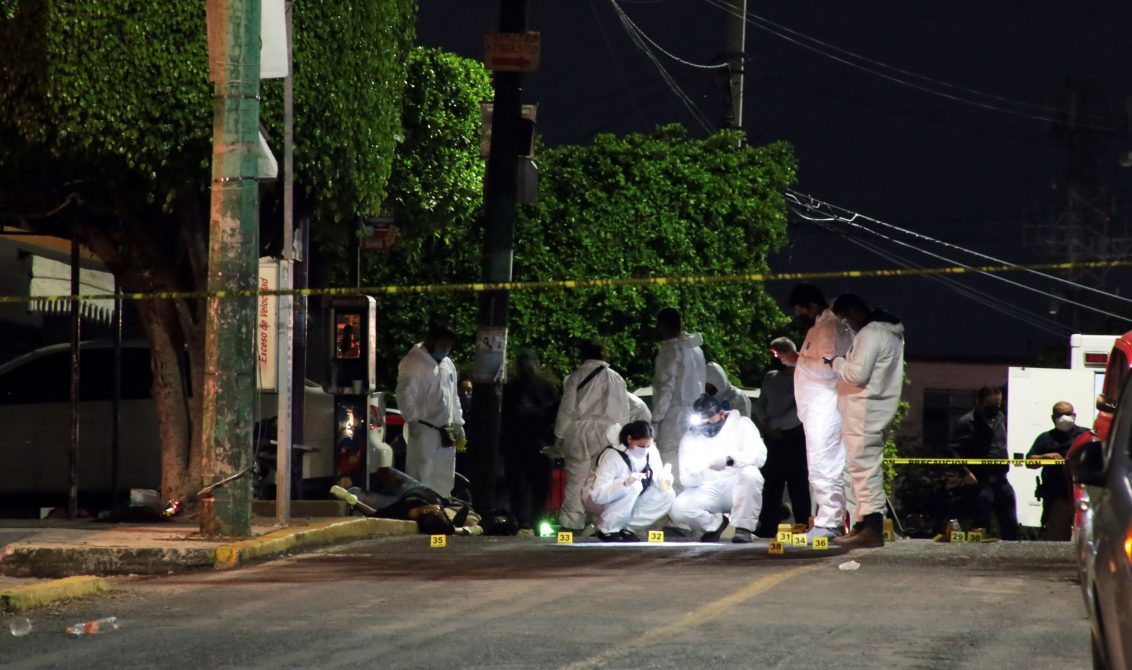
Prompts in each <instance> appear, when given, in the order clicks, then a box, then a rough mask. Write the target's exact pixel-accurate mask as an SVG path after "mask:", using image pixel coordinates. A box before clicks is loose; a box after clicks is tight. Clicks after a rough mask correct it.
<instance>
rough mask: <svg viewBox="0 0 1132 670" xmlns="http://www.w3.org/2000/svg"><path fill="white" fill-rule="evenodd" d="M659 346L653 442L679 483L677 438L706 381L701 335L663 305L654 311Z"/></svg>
mask: <svg viewBox="0 0 1132 670" xmlns="http://www.w3.org/2000/svg"><path fill="white" fill-rule="evenodd" d="M656 328H657V333H658V334H659V335H660V339H661V343H660V350H659V351H658V352H657V355H656V369H655V372H654V373H653V381H652V388H653V396H652V398H653V400H652V417H653V422H654V423H655V424H656V446H657V448H658V449H659V450H660V455H661V456H662V457H663V458H664V461H665V462H666V463H672V464H673V466H672V467H673V469H674V470H675V471H676V474H677V477H676V481H677V486H678V487H679V486H680V484H679V482H680V477H679V464H678V463H677V461H678V458H677V454H678V452H679V449H680V440H681V439H682V438H683V437H684V433H685V432H686V431H687V430H688V426H689V424H690V416H691V414H690V410H691V408H692V403H694V402H695V401H696V398H698V397H700V395H701V394H703V392H704V384H705V383H706V382H707V373H706V365H705V361H704V352H703V350H702V349H701V348H700V347H701V346H702V345H703V343H704V338H703V336H702V335H700V334H699V333H686V332H684V324H683V317H681V316H680V311H679V310H677V309H676V308H675V307H665V308H664V309H662V310H660V312H658V313H657V315H656Z"/></svg>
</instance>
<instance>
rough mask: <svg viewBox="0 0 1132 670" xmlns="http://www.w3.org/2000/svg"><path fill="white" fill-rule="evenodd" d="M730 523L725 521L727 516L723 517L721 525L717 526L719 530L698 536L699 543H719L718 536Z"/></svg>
mask: <svg viewBox="0 0 1132 670" xmlns="http://www.w3.org/2000/svg"><path fill="white" fill-rule="evenodd" d="M730 523H731V522H730V521H729V520H728V519H727V515H726V514H724V515H723V523H721V524H719V528H716V529H715V530H712V531H708V532H706V533H704V534H703V535H701V536H700V542H719V536H720V535H723V531H724V530H725V529H726V528H727V525H728V524H730Z"/></svg>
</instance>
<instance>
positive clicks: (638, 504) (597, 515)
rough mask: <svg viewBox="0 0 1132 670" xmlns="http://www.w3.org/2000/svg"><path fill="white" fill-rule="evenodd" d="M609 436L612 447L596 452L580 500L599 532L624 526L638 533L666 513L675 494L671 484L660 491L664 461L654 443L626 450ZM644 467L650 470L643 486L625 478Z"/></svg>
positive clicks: (611, 531) (613, 436) (619, 528)
mask: <svg viewBox="0 0 1132 670" xmlns="http://www.w3.org/2000/svg"><path fill="white" fill-rule="evenodd" d="M614 428H617V429H620V426H616V425H614ZM611 437H612V438H613V439H612V440H609V441H610V442H612V443H613V446H610V447H608V448H606V449H603V450H601V451H600V452H598V456H597V462H596V463H595V464H594V467H593V470H592V471H591V472H590V475H589V477H587V478H586V482H585V484H584V485H583V486H582V502H583V503H584V504H585V507H586V510H587V511H588V512H589V513H590V514H592V515H593V517H594V525H595V526H596V527H597V529H598V530H600V531H601V532H603V533H616V532H617V531H619V530H623V529H628V530H631V531H633V532H634V533H639V532H641V531H643V530H645V529H647V528H648V527H649V526H651V525H653V524H654V523H655V522H656V521H657V520H659V519H661V518H662V517H664V515H665V514H668V510H669V508H670V507H672V501H673V500H675V499H676V493H675V491H673V490H672V487H671V486H669V487H668V488H667V490H661V489H662V486H661V479H662V478H663V476H664V475H663V473H664V464H663V463H662V462H661V460H660V452H659V451H657V448H656V445H655V444H650V445H649V447H648V449H629V448H627V447H625V446H624V445H622V444H619V443H618V442H617V435H612V436H611ZM626 458H628V459H629V463H628V464H626V463H625V459H626ZM646 470H651V472H652V483H651V484H650V485H649V487H648V488H647V489H646V488H644V484H642V483H641V482H639V481H631V480H629V479H628V478H629V475H630V473H632V472H645V471H646ZM627 481H629V482H630V483H629V485H628V486H626V482H627Z"/></svg>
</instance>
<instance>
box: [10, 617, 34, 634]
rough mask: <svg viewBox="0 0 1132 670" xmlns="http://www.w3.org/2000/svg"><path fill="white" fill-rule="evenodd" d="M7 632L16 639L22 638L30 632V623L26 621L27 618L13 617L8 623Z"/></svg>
mask: <svg viewBox="0 0 1132 670" xmlns="http://www.w3.org/2000/svg"><path fill="white" fill-rule="evenodd" d="M8 630H10V631H11V632H12V635H14V636H16V637H23V636H25V635H27V634H28V633H30V632H31V621H30V620H28V618H27V617H22V616H18V617H13V618H12V620H11V621H10V622H8Z"/></svg>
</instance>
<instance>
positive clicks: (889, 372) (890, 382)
mask: <svg viewBox="0 0 1132 670" xmlns="http://www.w3.org/2000/svg"><path fill="white" fill-rule="evenodd" d="M833 370H834V372H836V373H837V377H838V383H837V394H838V396H839V401H840V404H841V420H842V422H851V425H852V426H853V427H855V428H857V429H858V430H860V429H862V428H863V430H864V432H865V433H880V432H882V431H883V430H884V429H885V427H886V426H888V422H889V421H891V420H892V416H893V414H895V413H896V406H897V405H898V404H899V403H900V391H901V388H902V387H903V385H904V325H903V324H901V323H899V322H897V323H890V322H887V321H870V322H869V323H868V324H866V325H865V327H864V328H862V329H861V332H859V333H857V336H856V337H854V338H853V346H852V348H850V349H849V353H847V354H846V355H845V358H836V359H834V360H833Z"/></svg>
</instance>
